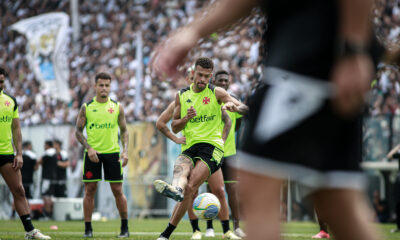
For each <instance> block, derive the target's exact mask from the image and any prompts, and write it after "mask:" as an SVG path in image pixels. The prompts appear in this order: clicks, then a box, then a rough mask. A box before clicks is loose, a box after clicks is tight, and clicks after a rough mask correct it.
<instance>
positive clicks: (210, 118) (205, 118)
mask: <svg viewBox="0 0 400 240" xmlns="http://www.w3.org/2000/svg"><path fill="white" fill-rule="evenodd" d="M215 116H216V115H215V114H214V115H211V116H207V115H206V114H205V115H200V116H198V117H195V118H192V119H190V122H191V123H200V122H208V121H213V120H214V119H215Z"/></svg>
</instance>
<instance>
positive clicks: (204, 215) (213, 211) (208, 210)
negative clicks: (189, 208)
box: [193, 193, 221, 220]
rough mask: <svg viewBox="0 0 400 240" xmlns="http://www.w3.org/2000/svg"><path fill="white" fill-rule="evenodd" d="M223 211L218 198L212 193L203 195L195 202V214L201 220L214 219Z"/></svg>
mask: <svg viewBox="0 0 400 240" xmlns="http://www.w3.org/2000/svg"><path fill="white" fill-rule="evenodd" d="M220 209H221V204H220V203H219V200H218V198H217V197H216V196H215V195H214V194H211V193H202V194H200V195H198V196H197V197H196V198H195V199H194V201H193V212H194V214H196V216H197V217H198V218H200V219H204V220H211V219H214V218H215V217H216V216H217V215H218V213H219V210H220Z"/></svg>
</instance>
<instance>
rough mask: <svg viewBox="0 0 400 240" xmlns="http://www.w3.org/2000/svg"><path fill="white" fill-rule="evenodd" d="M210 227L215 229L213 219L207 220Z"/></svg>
mask: <svg viewBox="0 0 400 240" xmlns="http://www.w3.org/2000/svg"><path fill="white" fill-rule="evenodd" d="M209 228H212V229H214V227H213V220H207V229H209Z"/></svg>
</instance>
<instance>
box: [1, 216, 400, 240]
mask: <svg viewBox="0 0 400 240" xmlns="http://www.w3.org/2000/svg"><path fill="white" fill-rule="evenodd" d="M167 223H168V220H167V219H142V220H133V221H132V220H131V221H130V222H129V227H130V232H131V237H130V239H137V240H141V239H144V240H145V239H157V237H158V235H159V234H160V232H161V231H163V230H164V227H165V226H166V225H167ZM34 224H35V227H36V228H38V229H40V230H41V231H42V232H43V233H45V234H48V235H50V236H51V237H52V239H82V234H83V230H84V225H83V222H80V221H70V222H56V221H39V222H37V221H35V222H34ZM52 225H57V226H58V230H50V226H52ZM119 225H120V222H119V221H118V220H111V221H106V222H93V231H94V232H93V234H94V238H93V239H115V238H116V235H117V234H118V231H119ZM205 226H206V224H205V222H203V221H202V222H200V228H201V229H202V230H204V229H205ZM214 227H215V230H216V232H217V236H216V237H215V238H213V239H222V236H221V224H220V223H219V222H218V221H214ZM379 228H380V229H381V231H382V233H383V235H384V236H385V238H384V239H387V240H395V239H399V240H400V233H397V234H392V233H390V229H392V228H394V225H393V224H385V225H379ZM317 231H318V226H317V224H315V223H310V222H292V223H288V224H284V232H283V233H282V236H284V239H287V240H295V239H296V240H297V239H311V236H312V235H313V234H315V233H317ZM23 237H24V233H23V231H22V225H21V223H20V222H19V221H17V220H12V221H5V220H3V221H0V239H1V240H3V239H23ZM190 237H191V227H190V223H189V221H187V220H184V221H182V222H181V223H180V224H179V226H178V228H177V229H176V230H175V232H174V233H173V234H172V236H171V238H170V239H171V240H173V239H190ZM203 239H210V240H211V238H205V237H203Z"/></svg>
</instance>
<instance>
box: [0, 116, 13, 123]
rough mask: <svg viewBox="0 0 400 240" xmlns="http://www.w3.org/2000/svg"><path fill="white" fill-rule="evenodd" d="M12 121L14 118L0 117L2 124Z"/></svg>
mask: <svg viewBox="0 0 400 240" xmlns="http://www.w3.org/2000/svg"><path fill="white" fill-rule="evenodd" d="M11 121H12V118H11V117H10V116H2V117H0V123H9V122H11Z"/></svg>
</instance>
